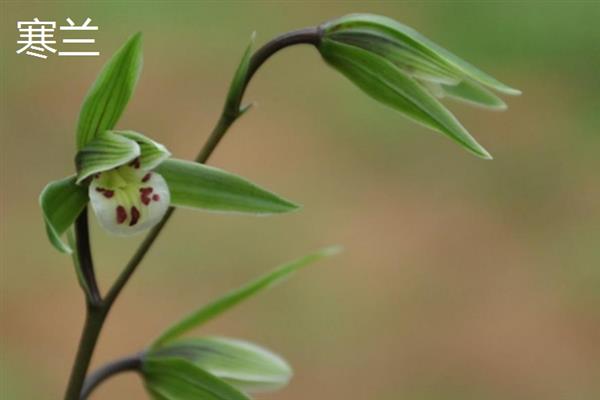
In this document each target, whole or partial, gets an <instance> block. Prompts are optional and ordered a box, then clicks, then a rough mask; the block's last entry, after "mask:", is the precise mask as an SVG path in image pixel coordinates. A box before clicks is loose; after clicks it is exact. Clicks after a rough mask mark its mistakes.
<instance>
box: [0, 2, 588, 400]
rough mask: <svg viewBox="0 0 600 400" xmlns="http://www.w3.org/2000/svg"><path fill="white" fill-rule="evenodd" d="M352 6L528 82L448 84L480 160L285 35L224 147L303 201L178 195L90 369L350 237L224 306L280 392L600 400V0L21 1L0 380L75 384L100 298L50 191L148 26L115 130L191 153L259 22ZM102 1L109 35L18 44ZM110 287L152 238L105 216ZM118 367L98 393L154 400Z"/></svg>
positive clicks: (4, 197) (100, 244)
mask: <svg viewBox="0 0 600 400" xmlns="http://www.w3.org/2000/svg"><path fill="white" fill-rule="evenodd" d="M349 12H373V13H379V14H385V15H388V16H390V17H393V18H396V19H398V20H400V21H402V22H404V23H406V24H408V25H410V26H412V27H414V28H416V29H418V30H419V31H421V32H422V33H424V34H425V35H427V36H429V37H430V38H432V39H433V40H435V41H436V42H438V43H440V44H442V45H443V46H445V47H447V48H448V49H450V50H452V51H454V52H455V53H457V54H458V55H460V56H462V57H463V58H465V59H467V60H469V61H471V62H472V63H474V64H475V65H477V66H480V67H481V68H482V69H484V70H485V71H488V72H490V73H491V74H493V75H494V76H496V77H498V78H499V79H500V80H502V81H505V82H507V83H508V84H510V85H513V86H515V87H517V88H520V89H521V90H522V91H523V92H524V95H523V96H521V97H517V98H508V99H507V102H508V104H509V110H508V111H507V112H501V113H498V112H489V111H485V110H481V109H474V108H470V107H467V106H464V105H461V104H450V106H451V108H452V110H453V111H455V112H456V114H457V115H458V116H459V117H460V119H461V121H462V122H463V123H464V124H465V126H466V127H467V128H468V129H469V130H470V131H471V132H472V133H473V134H474V135H475V136H476V137H477V138H478V139H479V140H480V142H481V143H482V144H483V145H484V146H485V147H486V148H487V149H488V150H490V151H491V152H492V154H493V155H494V156H495V160H494V161H491V162H486V161H482V160H479V159H477V158H475V157H473V156H471V155H470V154H468V153H467V152H465V151H464V150H462V149H460V148H459V147H458V146H456V145H455V144H454V143H453V142H451V141H450V140H447V139H446V138H444V137H442V136H441V135H437V134H435V133H432V132H430V131H428V130H427V129H425V128H422V127H420V126H419V125H417V124H415V123H412V122H410V121H408V120H407V119H405V118H404V117H403V116H401V115H399V114H397V113H395V112H393V111H391V110H390V109H387V108H385V107H384V106H381V105H379V104H377V103H375V102H374V101H372V100H371V99H370V98H368V97H366V96H365V95H363V94H362V93H361V92H359V90H358V89H356V88H355V87H353V86H352V85H351V84H350V83H349V82H347V81H346V80H345V79H344V78H343V77H342V76H339V75H338V74H337V73H336V72H334V71H333V70H331V69H329V68H328V67H327V66H326V65H325V64H324V63H323V62H322V61H321V60H320V58H319V56H318V54H317V53H316V52H315V51H314V50H313V49H312V48H309V47H296V48H293V49H288V50H286V51H283V52H281V53H280V54H278V55H277V56H276V57H274V58H273V59H272V60H270V61H269V62H268V64H266V65H265V66H264V67H263V68H262V69H261V70H260V72H259V73H258V75H257V76H256V77H255V79H254V80H253V81H252V84H251V86H250V88H249V91H248V93H247V97H246V99H247V100H249V101H256V102H257V103H258V107H256V109H254V110H252V111H251V112H250V113H248V114H247V116H245V117H244V118H243V119H241V120H240V121H239V122H238V123H237V124H236V125H235V126H234V127H233V129H232V130H231V132H230V133H229V135H228V136H227V137H226V138H225V140H224V141H223V142H222V144H221V146H220V147H219V149H218V151H217V152H216V153H215V155H214V158H212V159H211V164H213V165H216V166H219V167H222V168H225V169H227V170H229V171H233V172H236V173H239V174H242V175H243V176H245V177H248V178H250V179H251V180H253V181H255V182H257V183H259V184H261V185H263V186H265V187H267V188H270V189H272V190H274V191H276V192H278V193H280V194H282V195H285V196H287V197H289V198H291V199H293V200H295V201H298V202H300V203H301V204H303V205H304V207H303V209H302V211H301V212H298V213H294V214H290V215H284V216H277V217H270V218H253V217H242V216H226V215H214V214H208V213H199V212H192V211H187V210H184V211H178V212H177V214H176V216H175V217H174V218H173V219H172V221H171V222H170V223H169V225H168V227H167V229H166V230H165V231H164V233H163V235H162V237H161V238H160V239H159V240H158V242H157V244H156V245H155V247H154V248H153V250H152V251H151V253H150V254H149V257H148V258H147V260H146V261H145V262H144V263H143V265H142V266H141V268H140V269H139V271H138V273H137V274H136V275H135V277H134V279H132V281H131V282H130V285H129V286H128V287H127V290H126V291H125V292H124V294H123V296H122V297H121V298H120V299H119V301H118V303H117V304H116V306H115V307H114V309H113V313H112V314H111V316H110V318H109V320H108V321H107V325H106V329H105V330H104V332H103V334H102V337H101V339H100V342H99V347H98V351H97V353H96V356H95V358H94V362H93V364H94V366H99V365H101V364H102V363H104V362H106V361H108V360H111V359H113V358H115V357H118V356H120V355H123V354H128V353H131V352H133V351H137V350H139V349H140V348H142V347H143V346H145V345H146V344H148V343H149V342H150V341H151V340H152V338H154V337H155V336H156V335H157V334H159V333H160V332H161V330H162V329H164V328H165V327H166V326H168V325H169V323H170V322H172V321H173V320H174V319H176V318H177V317H179V316H181V315H183V314H185V313H187V312H189V311H190V310H192V309H193V308H194V307H196V306H198V305H200V304H202V303H204V302H206V301H207V300H209V299H210V298H211V297H212V296H216V295H219V294H221V293H223V292H224V291H227V290H229V289H231V288H233V287H236V286H238V285H240V284H241V283H243V282H245V281H246V280H248V279H250V278H252V277H254V276H256V275H257V274H260V273H262V272H264V271H266V270H268V269H270V268H272V267H273V266H275V265H277V264H279V263H280V262H283V261H287V260H289V259H292V258H295V257H297V256H300V255H303V254H305V253H307V252H309V251H312V250H314V249H316V248H319V247H321V246H324V245H329V244H341V245H343V246H344V247H345V249H346V250H345V252H344V253H343V254H342V255H340V256H338V257H337V258H335V259H331V260H328V261H326V262H323V263H321V264H320V265H319V266H315V267H313V268H310V269H308V270H305V271H303V272H302V273H301V274H298V275H297V276H296V277H295V278H294V279H293V280H290V281H289V282H287V283H286V284H285V285H282V286H279V287H278V288H276V289H274V290H272V291H269V292H267V293H265V294H262V295H261V296H259V297H257V298H255V299H253V300H252V301H250V302H248V303H246V304H243V305H242V306H240V307H238V308H236V309H235V310H234V311H232V312H230V313H228V314H226V315H225V316H222V317H220V318H219V319H218V320H216V321H214V322H211V323H210V324H209V325H207V326H206V327H205V328H203V330H202V331H201V333H203V334H220V335H226V336H231V337H239V338H244V339H248V340H251V341H255V342H257V343H261V344H263V345H265V346H267V347H269V348H271V349H273V350H275V351H276V352H279V353H280V354H282V355H284V356H285V357H286V359H288V360H289V361H290V362H291V364H292V365H293V366H294V369H295V377H294V379H293V381H292V383H291V384H290V385H289V386H288V387H287V388H286V389H285V390H284V391H281V392H277V393H274V394H267V395H259V396H257V398H259V399H287V400H297V399H298V400H299V399H348V398H352V399H364V400H371V399H379V400H386V399H405V400H408V399H410V400H453V399H491V400H494V399H528V400H534V399H543V400H559V399H560V400H563V399H597V398H600V186H599V183H600V182H599V172H600V137H599V133H600V109H599V106H600V76H599V71H600V28H599V27H598V20H600V6H599V3H597V2H573V1H569V2H541V1H540V2H537V1H536V2H533V1H532V2H493V3H492V2H460V3H452V2H385V3H383V2H380V3H378V2H368V3H367V2H347V3H344V2H308V1H307V2H281V3H278V2H266V1H265V2H249V1H248V2H242V1H239V2H182V1H180V2H141V1H140V2H116V1H114V2H100V1H98V2H87V3H79V2H71V1H65V2H50V1H47V2H6V1H3V2H2V12H1V14H2V27H1V37H2V55H1V58H2V60H1V64H2V65H1V68H2V72H1V84H2V88H1V94H2V110H1V112H2V115H1V122H0V123H1V126H2V137H1V140H2V142H1V147H0V150H1V161H2V171H1V173H2V190H1V191H0V193H1V204H2V215H1V226H2V239H1V242H0V244H1V262H2V265H1V295H0V296H1V298H0V300H1V314H0V323H1V335H2V339H1V344H0V352H1V359H0V370H1V382H0V383H1V392H0V397H2V398H4V399H59V398H61V396H62V390H63V388H64V386H65V383H66V380H67V376H68V372H69V369H70V366H71V363H72V361H73V357H74V352H75V348H76V343H77V340H78V336H79V333H80V328H81V325H82V318H83V306H82V298H81V294H80V291H79V288H78V286H77V283H76V280H75V276H74V272H73V269H72V267H71V264H70V259H69V258H68V257H66V256H64V255H61V254H59V253H57V252H56V251H54V250H53V248H52V247H51V246H50V245H49V244H48V242H47V240H46V236H45V233H44V229H43V226H42V218H41V215H40V211H39V208H38V204H37V197H38V194H39V192H40V190H41V189H42V187H43V186H44V185H45V183H46V182H48V181H49V180H52V179H56V178H58V177H62V176H65V175H67V174H69V173H71V171H72V158H73V148H74V128H75V124H76V120H77V115H78V112H79V107H80V104H81V101H82V98H83V96H84V94H85V92H86V90H87V88H88V87H89V85H90V84H91V82H92V81H93V80H94V78H95V76H96V73H97V72H98V70H99V69H100V67H101V65H102V64H103V62H104V61H105V60H106V59H107V58H108V57H109V56H110V55H111V54H112V53H113V51H114V50H115V49H116V48H118V47H119V46H120V45H121V43H123V42H124V41H125V40H126V38H127V37H128V36H130V35H131V34H133V33H134V32H136V31H142V32H143V33H144V53H145V56H144V57H145V61H144V63H145V64H144V70H143V74H142V77H141V80H140V82H139V85H138V89H137V92H136V94H135V96H134V98H133V100H132V101H131V103H130V105H129V107H128V109H127V111H126V112H125V114H124V116H123V118H122V119H121V121H120V123H119V125H118V126H119V127H122V128H131V129H135V130H139V131H141V132H144V133H146V134H148V135H150V136H152V137H154V138H156V139H157V140H159V141H160V142H162V143H164V144H165V145H167V147H168V148H170V149H171V150H172V152H173V153H174V154H175V155H176V156H178V157H181V158H192V157H193V156H194V155H195V153H196V152H197V150H198V149H199V148H200V146H201V145H202V143H203V142H204V140H205V139H206V137H207V135H208V132H209V131H210V129H211V128H212V126H213V123H214V122H215V120H216V118H217V117H218V114H219V112H220V109H221V107H222V103H223V98H224V95H225V92H226V89H227V87H228V84H229V81H230V78H231V76H232V73H233V71H234V68H235V67H236V65H237V62H238V60H239V58H240V56H241V53H242V51H243V50H244V48H245V46H246V45H247V43H248V39H249V37H250V34H251V33H252V32H253V31H257V33H258V44H261V43H264V42H265V41H266V40H268V39H270V38H272V37H273V36H275V35H276V34H279V33H282V32H285V31H288V30H292V29H296V28H300V27H304V26H307V25H314V24H316V23H319V22H322V21H324V20H326V19H329V18H332V17H336V16H339V15H342V14H345V13H349ZM36 16H37V17H39V18H43V19H50V20H55V21H58V22H60V23H62V22H64V21H65V19H66V18H67V17H71V18H73V19H75V20H76V21H79V20H83V19H85V18H86V17H88V16H89V17H91V18H92V19H93V22H94V23H95V24H97V25H99V26H100V30H99V32H98V33H97V35H96V36H95V37H96V38H97V45H96V47H97V48H98V50H100V52H101V56H100V57H94V58H64V57H57V56H54V57H50V58H49V59H47V60H45V61H44V60H38V59H34V58H31V57H26V56H17V55H16V54H15V50H16V49H17V46H16V40H17V30H16V22H17V21H19V20H31V19H32V18H34V17H36ZM93 236H94V240H95V243H94V253H95V255H96V259H97V270H98V274H99V276H100V279H101V282H102V287H103V288H106V287H107V286H108V284H109V282H110V281H111V280H112V279H113V278H114V277H115V275H116V274H117V273H118V271H119V270H120V268H121V265H122V264H123V263H124V262H125V261H126V260H127V258H128V255H129V254H130V253H131V252H132V251H133V249H134V247H135V245H136V243H137V242H138V241H139V240H140V238H139V237H136V238H132V239H127V240H119V241H117V240H115V239H113V238H111V237H109V236H107V235H106V234H105V233H104V232H102V231H100V229H98V227H97V225H96V224H95V222H94V226H93ZM145 398H146V395H145V393H144V390H143V388H142V386H141V384H140V382H139V379H138V378H137V376H135V375H133V374H127V375H121V376H119V377H118V378H115V379H114V380H111V381H110V382H109V383H107V384H105V385H103V386H102V387H101V388H100V389H98V390H97V392H96V393H95V394H94V396H93V399H95V400H100V399H145Z"/></svg>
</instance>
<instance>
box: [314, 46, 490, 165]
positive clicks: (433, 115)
mask: <svg viewBox="0 0 600 400" xmlns="http://www.w3.org/2000/svg"><path fill="white" fill-rule="evenodd" d="M319 50H320V51H321V54H322V55H323V58H324V59H325V61H327V62H328V63H329V64H330V65H332V66H333V67H334V68H335V69H337V70H338V71H340V72H341V73H342V74H344V75H345V76H346V77H347V78H348V79H350V80H351V81H352V82H354V83H355V84H356V85H357V86H358V87H359V88H361V89H362V90H363V91H364V92H365V93H366V94H368V95H369V96H371V97H372V98H374V99H375V100H378V101H380V102H381V103H383V104H386V105H388V106H390V107H392V108H393V109H395V110H397V111H400V112H402V113H403V114H405V115H407V116H408V117H410V118H412V119H414V120H416V121H418V122H420V123H422V124H424V125H426V126H428V127H429V128H432V129H434V130H436V131H438V132H441V133H444V134H446V135H447V136H448V137H450V138H451V139H453V140H454V141H456V142H458V143H459V144H461V145H462V146H463V147H464V148H466V149H467V150H469V151H471V152H472V153H474V154H475V155H477V156H479V157H482V158H486V159H491V155H490V154H489V153H488V152H487V151H486V150H485V149H484V148H483V147H482V146H481V145H480V144H479V143H477V141H476V140H475V139H474V138H473V137H472V136H471V135H470V134H469V133H468V132H467V130H466V129H465V128H464V127H463V126H462V125H461V124H460V122H458V120H457V119H456V118H455V117H454V115H452V113H450V111H448V110H447V109H446V108H445V107H444V106H443V105H442V104H441V103H440V102H439V101H438V100H437V99H436V98H435V97H433V96H432V95H431V94H429V93H428V92H427V90H425V89H424V88H423V87H422V86H421V85H419V84H418V83H417V82H416V81H415V80H414V79H412V78H411V77H410V76H408V75H407V74H406V73H405V72H403V71H402V70H401V69H399V68H398V67H397V66H395V65H394V64H392V63H391V62H389V61H387V60H386V59H384V58H382V57H380V56H378V55H376V54H373V53H369V52H368V51H366V50H363V49H361V48H359V47H355V46H350V45H346V44H342V43H338V42H334V41H332V40H327V39H325V40H322V41H321V45H320V47H319Z"/></svg>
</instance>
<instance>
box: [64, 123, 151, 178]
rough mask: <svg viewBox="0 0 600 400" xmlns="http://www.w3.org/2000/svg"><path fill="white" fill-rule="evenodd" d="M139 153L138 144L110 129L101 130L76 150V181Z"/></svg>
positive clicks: (110, 167)
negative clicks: (100, 132)
mask: <svg viewBox="0 0 600 400" xmlns="http://www.w3.org/2000/svg"><path fill="white" fill-rule="evenodd" d="M139 155H140V146H139V145H138V144H137V143H136V142H135V141H134V140H131V139H127V138H126V137H124V136H122V135H117V134H115V133H113V132H111V131H105V132H102V134H100V135H98V136H96V137H95V138H94V139H93V140H92V141H91V142H89V143H88V144H87V145H86V146H85V147H84V148H82V149H81V150H79V152H77V156H76V157H75V164H76V165H77V183H81V182H82V181H83V180H84V179H85V178H87V177H89V176H91V175H93V174H95V173H98V172H102V171H107V170H110V169H113V168H116V167H118V166H120V165H123V164H126V163H128V162H130V161H132V160H134V159H135V158H137V157H139Z"/></svg>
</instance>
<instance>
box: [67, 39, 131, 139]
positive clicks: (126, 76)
mask: <svg viewBox="0 0 600 400" xmlns="http://www.w3.org/2000/svg"><path fill="white" fill-rule="evenodd" d="M141 68H142V35H141V33H137V34H135V35H133V36H132V37H131V38H130V39H129V40H128V41H127V43H125V45H124V46H123V47H121V49H120V50H119V51H117V53H115V55H114V56H113V57H112V58H111V59H110V60H109V61H108V62H107V63H106V65H104V67H103V68H102V71H101V72H100V75H99V76H98V78H97V79H96V82H94V85H93V86H92V88H91V89H90V91H89V92H88V94H87V96H86V98H85V100H84V102H83V106H82V107H81V111H80V113H79V123H78V125H77V137H76V139H77V148H78V149H81V148H83V147H84V146H85V145H87V144H88V143H89V142H91V141H92V140H93V139H94V138H95V137H96V136H97V135H98V134H100V133H102V132H104V131H106V130H109V129H112V128H114V126H115V124H116V123H117V121H118V120H119V117H120V116H121V114H122V113H123V111H124V110H125V107H126V106H127V103H128V102H129V99H130V98H131V95H132V94H133V91H134V89H135V86H136V84H137V81H138V77H139V75H140V71H141Z"/></svg>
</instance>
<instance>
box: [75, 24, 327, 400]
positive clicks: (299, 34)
mask: <svg viewBox="0 0 600 400" xmlns="http://www.w3.org/2000/svg"><path fill="white" fill-rule="evenodd" d="M320 39H321V32H320V30H319V28H317V27H313V28H306V29H300V30H297V31H293V32H289V33H285V34H283V35H280V36H278V37H276V38H275V39H273V40H271V41H270V42H268V43H266V44H265V45H264V46H262V47H261V48H260V49H258V50H257V51H256V52H255V53H254V54H253V56H252V58H251V59H250V62H249V65H248V70H247V73H246V77H245V79H244V83H243V85H242V90H240V91H239V95H238V98H237V99H235V101H233V102H230V101H226V102H225V106H224V108H223V111H222V113H221V116H220V118H219V120H218V122H217V124H216V125H215V127H214V128H213V131H212V132H211V134H210V136H209V138H208V139H207V141H206V143H205V144H204V146H203V147H202V149H201V150H200V152H199V153H198V156H197V157H196V161H197V162H199V163H205V162H206V161H208V159H209V157H210V156H211V154H212V153H213V152H214V150H215V149H216V147H217V145H218V144H219V142H220V141H221V139H222V138H223V136H224V135H225V133H226V132H227V130H228V129H229V127H230V126H231V125H232V124H233V123H234V122H235V121H236V120H237V119H238V118H239V117H240V115H241V114H240V110H239V105H240V104H241V101H242V98H243V96H244V93H245V91H246V88H247V86H248V83H249V82H250V79H251V78H252V77H253V76H254V74H255V73H256V71H257V70H258V69H259V68H260V66H261V65H262V64H264V63H265V61H267V60H268V59H269V58H270V57H271V56H272V55H273V54H275V53H277V52H278V51H279V50H281V49H283V48H285V47H289V46H292V45H296V44H312V45H315V46H316V45H318V44H319V41H320ZM228 100H231V99H228ZM233 106H235V108H232V107H233ZM174 211H175V209H174V208H173V207H170V208H169V209H168V210H167V213H166V214H165V215H164V217H163V218H162V220H161V221H160V222H159V223H158V224H157V225H155V226H154V227H153V228H152V230H151V231H150V232H149V233H148V235H147V236H146V238H145V239H144V241H143V242H142V243H141V244H140V246H139V247H138V249H137V250H136V252H135V253H134V254H133V256H132V258H131V259H130V260H129V262H128V263H127V265H126V266H125V268H124V269H123V271H122V272H121V274H120V275H119V276H118V277H117V279H116V280H115V282H114V284H113V285H112V287H111V288H110V290H109V291H108V293H107V294H106V296H105V298H104V299H101V297H100V294H99V291H98V290H97V285H96V283H95V282H96V280H95V276H94V274H93V267H92V264H91V251H89V248H90V246H89V233H88V231H87V214H86V218H85V225H84V223H83V222H81V227H80V228H81V231H80V232H77V233H78V236H77V242H78V246H79V243H80V242H81V243H82V246H83V247H82V249H81V250H82V254H84V255H85V259H86V262H87V261H89V266H88V267H89V270H90V271H91V274H90V276H89V277H90V283H91V284H92V285H93V286H94V287H95V290H96V291H97V292H98V295H97V297H98V299H97V300H98V302H97V304H96V301H94V302H92V303H89V304H88V313H87V318H86V322H85V325H84V329H83V333H82V336H81V339H80V343H79V349H78V352H77V356H76V359H75V363H74V365H73V370H72V373H71V377H70V380H69V384H68V387H67V392H66V394H65V397H64V399H65V400H79V398H80V395H83V394H84V392H82V388H83V385H84V379H85V375H86V373H87V370H88V368H89V364H90V361H91V358H92V354H93V352H94V348H95V346H96V341H97V339H98V336H99V334H100V331H101V330H102V326H103V324H104V320H105V319H106V316H107V315H108V313H109V312H110V309H111V307H112V305H113V304H114V302H115V300H116V299H117V298H118V296H119V294H120V293H121V291H122V290H123V288H124V287H125V285H126V284H127V282H128V281H129V279H130V278H131V276H132V275H133V273H134V272H135V271H136V269H137V267H138V265H139V264H140V263H141V261H142V260H143V259H144V256H145V255H146V253H147V252H148V250H150V248H151V247H152V245H153V244H154V241H155V240H156V238H157V237H158V236H159V234H160V233H161V231H162V229H163V228H164V227H165V225H166V224H167V222H168V221H169V219H170V218H171V216H172V215H173V212H174ZM80 218H82V221H83V217H81V216H80ZM79 223H80V222H79V218H78V223H77V225H79ZM80 234H81V237H80V236H79V235H80ZM86 243H87V246H86ZM88 255H89V257H88ZM86 277H87V275H86ZM95 297H96V296H94V298H95ZM105 368H108V366H107V367H105ZM105 368H103V369H101V370H99V371H98V372H95V373H93V374H92V375H91V377H90V379H92V377H94V376H97V375H98V376H102V379H99V380H98V381H97V382H96V383H94V385H93V386H90V388H89V391H91V390H92V389H93V388H94V387H95V386H96V385H98V384H99V383H100V382H102V381H103V380H104V379H106V378H108V377H109V376H111V375H113V374H116V373H118V372H121V370H118V369H115V370H114V371H112V370H110V371H111V373H110V374H108V375H106V376H104V375H99V374H100V373H101V372H102V371H103V370H104V372H105V373H108V371H109V370H106V369H105ZM123 371H124V370H123Z"/></svg>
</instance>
